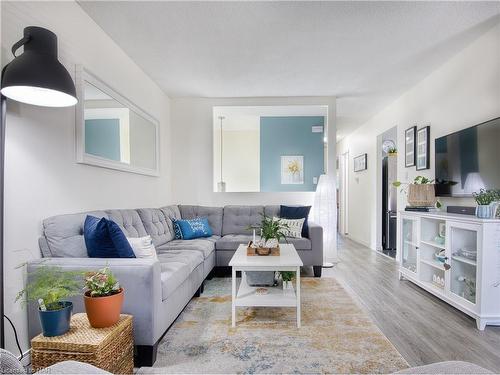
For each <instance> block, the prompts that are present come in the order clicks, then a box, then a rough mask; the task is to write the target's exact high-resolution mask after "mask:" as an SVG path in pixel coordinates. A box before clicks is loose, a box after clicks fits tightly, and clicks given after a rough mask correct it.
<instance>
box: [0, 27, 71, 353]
mask: <svg viewBox="0 0 500 375" xmlns="http://www.w3.org/2000/svg"><path fill="white" fill-rule="evenodd" d="M23 34H24V35H23V38H22V39H20V40H19V41H18V42H16V43H14V45H13V46H12V54H13V55H14V59H13V60H12V61H11V62H10V63H9V64H7V65H6V66H5V67H4V68H3V69H2V73H1V77H0V79H1V85H0V86H1V88H0V106H1V108H0V110H1V116H0V118H1V121H0V348H2V349H3V348H5V324H4V317H5V304H4V296H5V292H4V281H5V278H4V186H5V176H4V173H5V170H4V166H5V122H6V116H7V107H6V105H7V98H10V99H12V100H16V101H18V102H21V103H26V104H32V105H37V106H42V107H68V106H73V105H75V104H76V103H77V102H78V99H77V97H76V89H75V83H74V82H73V79H72V78H71V75H70V74H69V73H68V71H67V70H66V68H65V67H64V66H63V65H62V64H61V63H60V62H59V60H58V58H57V36H56V34H54V33H53V32H52V31H50V30H47V29H44V28H42V27H37V26H28V27H26V28H25V29H24V33H23ZM20 47H24V50H23V53H22V54H20V55H18V56H16V51H17V50H18V49H19V48H20Z"/></svg>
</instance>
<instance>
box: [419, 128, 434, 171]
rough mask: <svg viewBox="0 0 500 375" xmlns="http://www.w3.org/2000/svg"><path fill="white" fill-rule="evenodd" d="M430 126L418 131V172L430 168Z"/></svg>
mask: <svg viewBox="0 0 500 375" xmlns="http://www.w3.org/2000/svg"><path fill="white" fill-rule="evenodd" d="M430 130H431V127H430V126H424V127H423V128H421V129H418V130H417V141H416V146H417V154H416V165H417V171H421V170H424V169H429V168H430V153H431V143H430Z"/></svg>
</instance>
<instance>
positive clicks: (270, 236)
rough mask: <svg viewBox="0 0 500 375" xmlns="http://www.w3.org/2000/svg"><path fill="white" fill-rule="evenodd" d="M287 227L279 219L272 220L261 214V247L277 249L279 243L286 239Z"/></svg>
mask: <svg viewBox="0 0 500 375" xmlns="http://www.w3.org/2000/svg"><path fill="white" fill-rule="evenodd" d="M287 229H288V225H287V224H284V223H283V222H282V221H281V220H280V219H276V218H272V217H269V216H266V215H265V214H262V221H261V223H260V230H261V234H260V236H261V238H262V241H263V242H262V243H261V244H262V247H264V248H269V249H270V248H275V247H278V245H279V242H280V241H281V240H283V239H286V231H287Z"/></svg>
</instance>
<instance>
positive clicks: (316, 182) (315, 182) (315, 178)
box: [313, 177, 318, 185]
mask: <svg viewBox="0 0 500 375" xmlns="http://www.w3.org/2000/svg"><path fill="white" fill-rule="evenodd" d="M313 184H314V185H317V184H318V177H313Z"/></svg>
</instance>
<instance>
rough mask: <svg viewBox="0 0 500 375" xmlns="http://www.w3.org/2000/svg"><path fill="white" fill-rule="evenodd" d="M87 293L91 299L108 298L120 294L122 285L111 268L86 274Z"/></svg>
mask: <svg viewBox="0 0 500 375" xmlns="http://www.w3.org/2000/svg"><path fill="white" fill-rule="evenodd" d="M85 288H86V289H87V291H86V293H85V294H87V295H89V296H90V297H106V296H111V295H113V294H117V293H119V292H120V289H121V287H120V283H119V282H118V280H117V279H116V277H115V276H114V275H113V273H112V272H111V270H110V269H109V267H105V268H103V269H100V270H99V271H96V272H87V273H86V274H85Z"/></svg>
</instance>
